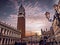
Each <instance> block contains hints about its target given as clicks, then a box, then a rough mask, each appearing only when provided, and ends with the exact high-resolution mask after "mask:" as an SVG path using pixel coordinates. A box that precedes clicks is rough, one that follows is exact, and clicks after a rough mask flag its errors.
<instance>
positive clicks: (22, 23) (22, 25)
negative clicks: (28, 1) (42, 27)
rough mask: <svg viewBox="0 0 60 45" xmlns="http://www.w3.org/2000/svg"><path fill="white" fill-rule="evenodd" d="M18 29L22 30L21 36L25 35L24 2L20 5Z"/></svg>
mask: <svg viewBox="0 0 60 45" xmlns="http://www.w3.org/2000/svg"><path fill="white" fill-rule="evenodd" d="M17 29H18V30H20V31H21V38H23V37H25V9H24V7H23V5H22V4H21V6H20V7H19V12H18V22H17Z"/></svg>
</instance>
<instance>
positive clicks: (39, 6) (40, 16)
mask: <svg viewBox="0 0 60 45" xmlns="http://www.w3.org/2000/svg"><path fill="white" fill-rule="evenodd" d="M57 2H58V0H0V20H1V21H3V22H5V23H8V24H9V25H10V24H11V26H13V27H15V28H16V26H17V16H18V11H19V7H20V5H21V3H22V5H23V7H24V8H25V12H26V14H25V16H26V31H27V32H37V33H38V32H39V33H41V29H43V30H45V29H46V28H47V29H48V30H49V29H50V27H51V22H49V21H48V20H47V19H46V17H45V15H44V14H45V12H46V11H48V12H50V14H51V18H53V15H54V9H53V5H54V4H55V3H57Z"/></svg>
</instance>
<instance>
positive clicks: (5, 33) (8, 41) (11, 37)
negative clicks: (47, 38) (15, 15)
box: [0, 22, 21, 45]
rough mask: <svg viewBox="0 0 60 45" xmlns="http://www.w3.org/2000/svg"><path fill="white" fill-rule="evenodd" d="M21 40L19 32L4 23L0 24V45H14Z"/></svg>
mask: <svg viewBox="0 0 60 45" xmlns="http://www.w3.org/2000/svg"><path fill="white" fill-rule="evenodd" d="M20 38H21V32H20V31H19V30H17V29H15V28H13V27H11V26H10V25H7V24H6V23H3V22H0V45H14V43H15V42H16V41H19V40H20Z"/></svg>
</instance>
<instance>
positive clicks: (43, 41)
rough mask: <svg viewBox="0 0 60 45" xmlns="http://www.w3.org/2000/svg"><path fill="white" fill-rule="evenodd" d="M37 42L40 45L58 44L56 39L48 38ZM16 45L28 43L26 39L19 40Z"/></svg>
mask: <svg viewBox="0 0 60 45" xmlns="http://www.w3.org/2000/svg"><path fill="white" fill-rule="evenodd" d="M37 43H38V44H39V45H58V43H57V42H56V41H55V42H47V41H46V40H40V41H39V42H37ZM29 44H30V43H29ZM32 44H33V43H32ZM15 45H27V43H26V41H19V42H15Z"/></svg>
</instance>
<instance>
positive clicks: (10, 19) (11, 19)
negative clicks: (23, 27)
mask: <svg viewBox="0 0 60 45" xmlns="http://www.w3.org/2000/svg"><path fill="white" fill-rule="evenodd" d="M5 21H6V22H7V23H8V24H11V26H13V27H15V28H17V15H15V14H11V15H9V16H8V17H7V19H6V20H5Z"/></svg>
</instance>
